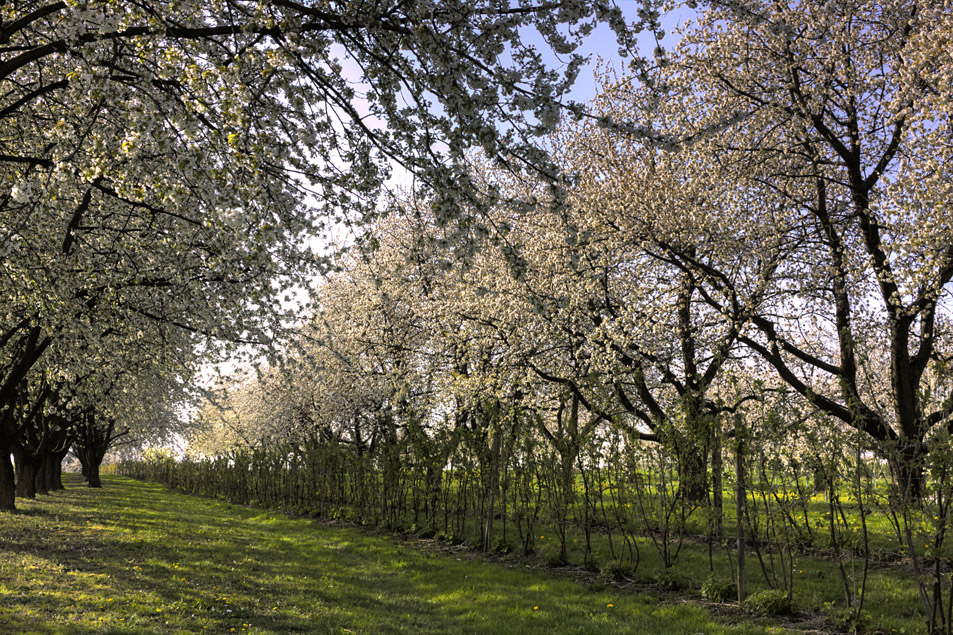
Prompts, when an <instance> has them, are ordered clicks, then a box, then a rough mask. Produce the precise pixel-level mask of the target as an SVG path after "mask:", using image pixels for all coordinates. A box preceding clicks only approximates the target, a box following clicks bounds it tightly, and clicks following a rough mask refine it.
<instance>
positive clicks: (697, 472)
mask: <svg viewBox="0 0 953 635" xmlns="http://www.w3.org/2000/svg"><path fill="white" fill-rule="evenodd" d="M706 454H707V452H706V448H705V447H704V446H702V444H700V443H698V442H697V439H695V438H683V444H682V448H681V451H680V452H679V456H678V472H679V474H678V476H679V488H680V489H681V491H682V496H683V498H684V500H685V501H686V502H688V503H705V502H707V501H708V458H707V457H706V456H705V455H706Z"/></svg>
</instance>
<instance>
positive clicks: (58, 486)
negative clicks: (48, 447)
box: [50, 448, 69, 492]
mask: <svg viewBox="0 0 953 635" xmlns="http://www.w3.org/2000/svg"><path fill="white" fill-rule="evenodd" d="M67 452H69V448H67V449H66V450H63V451H61V452H54V453H53V460H52V461H51V462H50V469H51V470H52V473H51V475H50V489H51V490H53V491H54V492H55V491H58V490H64V489H66V488H65V487H64V486H63V459H65V458H66V453H67Z"/></svg>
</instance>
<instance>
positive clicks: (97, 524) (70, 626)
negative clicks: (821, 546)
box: [0, 476, 787, 635]
mask: <svg viewBox="0 0 953 635" xmlns="http://www.w3.org/2000/svg"><path fill="white" fill-rule="evenodd" d="M104 484H105V488H104V489H102V490H90V489H85V488H83V487H81V485H80V482H79V479H78V478H77V477H68V478H67V482H66V485H67V488H68V489H67V491H65V492H58V493H56V494H55V495H53V496H47V497H40V498H39V499H38V500H36V501H18V506H19V510H20V511H19V512H17V513H15V514H3V515H2V516H0V632H4V633H7V632H9V633H24V634H26V633H40V634H60V633H63V634H82V633H114V634H117V635H118V634H133V633H135V634H142V635H146V634H151V633H260V634H266V633H276V634H277V633H593V634H595V633H600V634H601V633H673V634H677V633H686V634H694V633H706V634H710V633H781V632H787V631H786V630H785V629H784V628H782V627H781V626H778V625H772V624H773V623H772V622H771V621H769V620H765V619H760V620H759V619H754V618H752V617H751V616H750V615H748V614H744V613H740V612H737V611H733V612H728V613H729V617H717V616H716V615H714V614H713V613H712V612H710V611H708V610H706V609H705V608H703V607H702V606H700V605H698V604H697V603H692V602H685V601H680V600H677V599H674V598H673V597H671V596H665V597H657V596H654V595H652V594H649V593H642V594H635V593H629V592H625V591H622V590H620V589H618V588H616V587H613V586H609V585H605V584H595V585H589V586H586V585H584V584H580V583H578V582H576V581H574V580H572V579H569V578H567V577H565V576H563V577H556V576H552V575H549V574H547V573H546V572H541V571H536V570H529V569H527V568H526V567H524V566H521V565H517V566H511V567H506V566H502V565H500V564H496V563H492V562H485V561H482V560H479V559H471V558H461V557H459V556H454V555H453V554H442V553H436V552H434V551H432V550H420V549H416V548H413V547H411V546H408V545H407V544H406V543H400V542H398V541H395V540H393V539H392V538H389V537H386V536H379V535H374V534H372V533H370V532H367V531H363V530H361V529H358V528H353V527H346V526H339V525H328V524H315V523H314V522H312V521H309V520H307V519H304V518H292V517H288V516H285V515H283V514H280V513H275V512H269V511H263V510H260V509H253V508H248V507H241V506H235V505H229V504H227V503H222V502H217V501H212V500H207V499H202V498H197V497H191V496H186V495H183V494H178V493H175V492H172V491H169V490H167V489H166V488H165V487H163V486H160V485H156V484H150V483H142V482H138V481H134V480H132V479H128V478H123V477H118V476H114V477H107V478H106V479H105V483H104Z"/></svg>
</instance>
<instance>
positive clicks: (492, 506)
mask: <svg viewBox="0 0 953 635" xmlns="http://www.w3.org/2000/svg"><path fill="white" fill-rule="evenodd" d="M502 436H503V434H502V432H500V430H499V429H496V430H494V431H493V445H492V448H491V449H490V457H489V461H487V463H488V468H489V470H490V474H489V477H490V480H489V483H488V484H487V493H486V494H487V496H486V523H485V524H484V526H483V551H490V550H491V549H492V548H493V520H494V518H495V516H496V491H497V490H498V489H499V487H500V482H499V476H500V465H499V463H500V461H499V458H500V441H501V439H500V437H502Z"/></svg>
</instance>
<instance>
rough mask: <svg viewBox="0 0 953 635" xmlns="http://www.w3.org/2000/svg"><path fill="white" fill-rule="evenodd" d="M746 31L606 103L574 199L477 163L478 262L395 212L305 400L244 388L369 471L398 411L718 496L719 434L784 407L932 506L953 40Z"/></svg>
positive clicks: (886, 8) (928, 34) (291, 386)
mask: <svg viewBox="0 0 953 635" xmlns="http://www.w3.org/2000/svg"><path fill="white" fill-rule="evenodd" d="M749 9H750V11H749V12H748V13H744V14H743V15H738V14H736V12H735V8H733V7H720V6H718V5H716V6H714V7H712V8H710V9H709V10H707V11H705V12H703V13H701V14H700V16H699V18H698V21H697V22H695V23H693V24H692V25H691V26H690V27H688V28H686V31H685V33H683V34H682V35H681V38H682V39H681V42H680V45H679V47H678V49H677V50H676V51H675V52H674V53H672V54H668V55H665V56H663V57H661V58H659V65H658V67H657V68H656V69H654V71H652V72H651V73H650V74H648V75H645V74H642V75H640V76H632V77H630V76H622V77H612V76H606V77H604V78H603V91H602V94H601V95H600V97H599V98H598V99H597V101H596V102H595V104H594V105H593V111H594V112H595V113H596V114H595V115H594V116H593V117H592V118H590V119H587V120H584V121H582V122H580V123H572V122H567V123H565V125H563V126H562V127H561V129H560V131H559V132H558V133H557V134H555V135H554V136H552V137H550V138H549V141H548V143H549V144H550V148H549V149H550V152H551V155H552V156H553V157H554V158H555V162H556V163H557V164H558V165H559V167H560V168H561V170H562V172H563V173H564V174H568V175H570V176H568V177H566V182H565V183H564V185H565V186H566V187H565V188H563V189H559V188H557V187H554V186H553V185H552V184H551V183H549V182H544V181H541V180H540V179H538V178H535V179H529V178H521V177H520V175H515V174H514V173H512V172H507V171H502V170H499V169H497V168H495V167H493V166H490V165H487V164H484V163H482V162H481V161H480V160H479V159H477V158H475V157H472V156H471V157H470V158H471V171H470V174H469V175H468V177H467V183H468V184H469V185H470V186H472V187H474V188H475V189H477V190H480V191H484V192H489V193H491V194H492V195H494V197H495V200H496V201H497V204H496V205H495V206H493V207H492V208H490V209H486V210H480V214H479V215H471V216H468V217H467V218H468V220H467V225H466V231H467V232H468V234H469V236H470V238H471V239H473V240H474V241H481V244H482V247H483V249H481V250H479V251H478V252H476V253H474V254H473V255H472V257H470V258H468V259H465V260H463V261H460V260H459V257H460V255H459V242H458V240H457V238H458V232H459V227H457V226H454V227H452V228H449V227H447V226H446V225H444V224H442V223H441V222H440V221H441V218H440V214H441V213H442V212H441V208H440V207H439V205H437V204H435V203H434V202H433V201H432V200H430V199H423V198H418V197H415V196H412V195H408V196H406V197H405V198H404V199H403V200H402V201H400V202H398V207H399V211H400V214H397V215H395V216H394V217H392V218H390V219H388V220H384V221H382V222H380V223H378V225H377V226H376V227H375V228H374V230H373V233H372V234H371V236H372V241H373V242H374V243H375V244H376V245H377V249H376V250H375V251H373V252H372V253H370V254H369V253H367V252H365V251H360V250H355V251H354V252H352V253H351V255H348V256H346V257H344V258H342V259H341V260H339V261H338V262H337V269H338V271H337V272H336V273H334V274H332V275H329V276H328V277H327V278H326V282H325V283H324V284H323V285H322V287H321V288H320V289H319V290H318V292H317V299H316V312H315V315H314V316H313V318H312V320H311V322H310V324H308V325H307V326H306V327H304V328H302V329H301V331H300V335H299V340H298V344H297V346H298V348H297V350H292V351H290V352H289V354H288V356H287V358H286V359H285V361H284V364H285V365H287V366H288V367H289V368H290V370H289V372H291V373H292V374H291V375H290V376H287V377H286V376H284V375H279V374H278V372H277V370H276V371H274V372H273V378H272V379H271V380H265V381H264V383H262V384H261V385H260V386H254V385H245V386H243V387H242V388H241V391H242V394H243V395H245V396H246V397H247V398H249V399H250V398H252V395H253V394H258V393H262V394H266V395H272V397H270V398H271V399H273V400H274V403H270V404H269V405H268V406H267V407H265V408H263V409H262V411H261V412H262V414H263V415H265V416H263V417H259V418H257V420H258V421H259V422H262V425H266V426H269V429H270V428H276V429H280V430H281V431H282V433H283V434H284V435H285V436H286V437H287V438H294V437H295V435H301V434H311V433H313V432H314V431H315V430H316V429H321V430H327V431H328V433H329V434H333V435H334V436H337V437H339V436H341V435H342V434H343V435H350V436H351V437H352V438H351V439H350V442H351V443H354V444H357V445H360V444H361V443H362V441H361V438H360V437H362V434H361V433H355V432H353V431H352V430H351V429H352V424H351V423H346V422H353V421H355V420H360V419H362V418H366V417H375V416H378V415H379V414H380V413H381V412H385V413H387V416H386V417H385V418H387V419H388V420H391V419H393V420H394V421H395V423H394V424H393V425H395V426H396V427H397V428H399V429H403V428H404V427H405V424H403V423H401V422H402V421H403V420H405V419H407V418H408V417H410V418H412V419H415V420H419V421H421V422H423V423H424V424H425V425H427V426H433V425H436V422H437V421H438V420H440V419H441V417H440V416H438V415H439V414H440V413H457V414H454V415H452V416H451V419H452V418H454V417H458V418H459V417H461V416H462V417H464V418H466V417H470V416H473V415H472V414H459V413H461V412H464V411H466V410H467V409H468V408H471V409H472V408H474V407H476V408H477V409H483V406H479V404H480V403H483V402H486V404H488V405H487V407H489V408H491V409H493V408H495V407H496V406H495V405H493V404H494V403H497V402H498V403H510V402H518V403H520V404H523V405H524V406H525V407H529V408H532V409H534V410H541V411H548V412H552V413H556V412H561V408H564V409H569V410H571V411H572V412H573V413H576V414H573V415H572V418H574V419H578V421H579V423H578V425H579V426H580V427H579V434H586V433H589V432H591V431H592V430H594V429H595V428H596V427H598V426H599V425H600V424H601V423H602V422H610V421H612V422H622V423H624V424H625V425H628V426H629V429H630V431H631V434H633V435H634V436H635V437H638V438H640V439H643V440H649V441H656V442H660V443H662V444H663V445H666V446H667V447H669V448H670V449H672V450H677V452H676V453H677V455H678V457H679V461H680V463H681V464H682V465H683V468H682V471H683V477H685V478H686V479H687V481H686V483H687V485H686V486H687V487H688V488H689V489H690V490H691V491H692V492H693V493H692V496H698V497H703V496H704V494H705V483H704V481H703V480H701V481H699V482H697V483H694V482H693V481H692V479H693V478H694V477H693V474H696V473H698V474H703V473H704V470H705V466H706V463H707V459H706V456H705V453H706V451H707V450H706V448H707V446H706V444H707V443H708V441H707V439H708V438H709V437H710V436H711V435H710V429H711V426H712V425H713V422H715V421H717V420H719V419H724V417H725V415H726V414H730V413H735V412H738V411H739V409H741V408H742V407H743V406H744V404H745V403H746V402H748V401H750V400H757V401H758V402H762V401H763V395H762V394H761V393H760V392H758V391H756V390H754V389H753V388H752V386H754V385H762V386H772V387H773V388H772V390H776V391H790V392H792V393H794V394H796V395H798V396H799V397H800V398H801V399H802V403H801V406H800V407H801V408H802V409H804V410H805V411H810V412H811V413H812V416H815V415H816V416H824V417H827V418H829V419H830V420H832V421H833V422H835V425H845V426H848V427H849V428H853V429H854V430H857V431H858V432H861V433H863V434H864V435H866V437H867V438H868V439H869V441H870V444H871V448H872V451H874V452H875V453H876V454H877V456H879V457H880V458H882V459H884V460H887V461H888V462H889V463H890V465H891V466H892V469H893V470H894V474H895V478H896V482H897V485H898V487H899V488H900V490H901V493H902V495H903V496H904V497H905V498H911V499H920V498H922V497H923V495H924V486H925V482H924V465H925V461H926V457H927V456H928V455H929V453H930V446H931V443H932V440H933V439H934V438H935V437H936V436H937V435H939V434H941V432H942V431H943V430H945V429H947V428H948V427H949V425H950V423H951V415H953V393H951V384H950V381H949V379H950V375H949V369H948V366H949V363H950V361H953V358H951V355H953V348H951V341H950V338H951V331H950V317H951V316H950V315H949V301H950V288H949V283H950V280H951V277H953V230H951V226H950V223H949V218H948V217H949V204H950V197H951V187H953V174H951V172H950V161H949V160H948V159H949V156H948V155H949V153H950V152H953V150H951V148H950V144H949V141H948V138H949V137H948V135H949V130H950V126H951V125H953V121H951V119H950V112H949V107H948V106H947V103H948V99H947V97H949V96H950V90H951V87H950V84H949V78H948V73H949V69H950V68H953V66H951V59H950V54H949V53H948V52H945V49H942V48H941V49H937V48H936V46H935V44H934V41H935V38H937V37H939V36H943V35H944V34H946V35H949V34H950V29H951V26H950V18H949V16H947V15H946V13H945V12H944V11H942V10H940V9H938V8H935V7H933V6H932V4H931V5H929V6H922V7H921V6H919V5H917V4H916V3H896V4H889V5H883V4H878V3H863V2H841V3H835V5H830V4H829V3H828V4H824V6H823V7H814V6H813V5H810V6H801V5H798V6H796V7H785V6H781V5H777V4H771V5H765V6H763V7H761V6H760V5H759V6H758V7H756V8H752V7H749ZM938 34H939V36H938ZM637 80H639V81H637ZM520 206H522V208H521V207H520ZM362 244H364V243H362ZM279 376H280V377H281V379H279ZM266 387H267V388H266ZM276 391H280V392H281V393H282V396H281V397H275V396H274V395H277V394H278V393H277V392H276ZM258 398H260V399H264V398H265V397H263V396H259V397H258ZM468 404H469V405H468ZM474 404H476V405H474ZM570 404H571V405H570ZM266 413H284V414H278V415H276V416H274V417H270V416H267V414H266ZM252 418H253V419H255V418H254V417H252ZM456 423H457V424H460V423H462V422H461V421H457V422H456ZM243 429H244V430H245V431H246V433H248V431H249V430H253V429H254V426H246V427H244V428H243ZM271 433H272V432H268V434H271ZM363 436H365V437H366V433H363ZM261 438H265V437H264V436H263V437H261ZM689 483H690V484H689Z"/></svg>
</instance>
